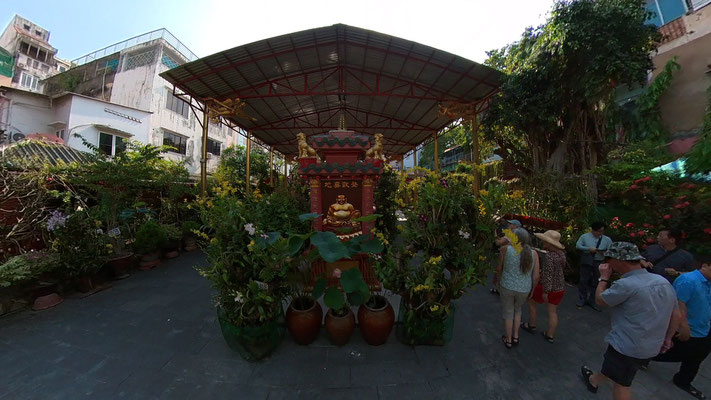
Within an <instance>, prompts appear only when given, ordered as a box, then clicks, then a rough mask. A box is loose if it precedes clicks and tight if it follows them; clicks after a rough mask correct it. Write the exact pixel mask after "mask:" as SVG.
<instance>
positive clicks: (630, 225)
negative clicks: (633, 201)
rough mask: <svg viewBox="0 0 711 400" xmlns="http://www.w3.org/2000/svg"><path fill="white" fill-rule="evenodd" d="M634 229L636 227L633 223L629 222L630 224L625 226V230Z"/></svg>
mask: <svg viewBox="0 0 711 400" xmlns="http://www.w3.org/2000/svg"><path fill="white" fill-rule="evenodd" d="M633 227H634V223H632V222H628V223H627V224H626V225H625V228H633Z"/></svg>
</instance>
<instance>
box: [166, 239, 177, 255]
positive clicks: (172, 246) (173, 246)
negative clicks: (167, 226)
mask: <svg viewBox="0 0 711 400" xmlns="http://www.w3.org/2000/svg"><path fill="white" fill-rule="evenodd" d="M179 255H180V241H179V240H176V241H171V242H168V244H167V245H166V246H165V247H163V258H176V257H178V256H179Z"/></svg>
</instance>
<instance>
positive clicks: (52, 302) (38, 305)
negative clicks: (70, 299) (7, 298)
mask: <svg viewBox="0 0 711 400" xmlns="http://www.w3.org/2000/svg"><path fill="white" fill-rule="evenodd" d="M63 301H64V299H63V298H62V296H60V295H58V294H57V293H50V294H47V295H44V296H40V297H38V298H36V299H35V301H34V303H33V304H32V310H34V311H40V310H46V309H48V308H52V307H54V306H56V305H58V304H60V303H61V302H63Z"/></svg>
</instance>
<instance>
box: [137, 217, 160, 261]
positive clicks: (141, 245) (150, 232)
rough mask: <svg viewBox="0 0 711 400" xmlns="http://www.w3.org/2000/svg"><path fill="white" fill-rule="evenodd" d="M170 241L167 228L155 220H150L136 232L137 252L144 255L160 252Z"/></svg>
mask: <svg viewBox="0 0 711 400" xmlns="http://www.w3.org/2000/svg"><path fill="white" fill-rule="evenodd" d="M167 241H168V234H167V233H166V231H165V228H164V227H163V226H161V225H160V224H158V223H157V222H155V221H153V220H148V221H146V222H144V223H143V225H141V226H140V227H139V228H138V232H136V244H135V245H134V247H135V248H136V251H138V252H139V253H142V254H146V253H151V252H153V251H156V250H159V249H160V248H161V247H163V246H164V245H165V244H166V242H167Z"/></svg>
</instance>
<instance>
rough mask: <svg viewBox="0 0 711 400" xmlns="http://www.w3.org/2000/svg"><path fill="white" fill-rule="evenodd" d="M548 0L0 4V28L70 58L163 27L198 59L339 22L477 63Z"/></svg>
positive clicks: (13, 0) (9, 0) (534, 19)
mask: <svg viewBox="0 0 711 400" xmlns="http://www.w3.org/2000/svg"><path fill="white" fill-rule="evenodd" d="M553 2H554V0H509V1H506V2H499V1H491V0H488V1H487V0H439V1H437V0H434V1H432V0H429V1H421V0H379V1H375V0H360V1H334V0H332V1H317V0H297V1H294V0H291V1H273V0H249V1H244V0H233V1H228V0H198V1H195V0H121V1H111V2H108V1H102V0H91V1H86V0H34V1H19V0H2V3H4V4H3V6H2V7H0V23H2V24H3V26H6V25H7V24H8V23H9V22H10V20H11V19H12V17H13V16H14V15H15V14H19V15H21V16H23V17H25V18H27V19H29V20H30V21H32V22H34V23H35V24H38V25H39V26H41V27H43V28H45V29H47V30H49V31H50V32H51V36H50V40H49V42H50V44H51V45H52V46H54V47H55V48H57V49H58V50H59V52H58V54H57V56H58V57H60V58H63V59H68V60H72V59H75V58H79V57H81V56H83V55H85V54H88V53H91V52H93V51H95V50H99V49H101V48H103V47H106V46H109V45H112V44H114V43H116V42H120V41H123V40H125V39H128V38H130V37H133V36H137V35H140V34H142V33H146V32H149V31H152V30H154V29H159V28H166V29H168V30H169V31H170V32H171V33H172V34H173V35H175V36H176V37H177V38H178V39H179V40H180V41H181V42H183V44H185V45H186V46H187V47H188V48H189V49H190V50H192V51H193V53H195V54H197V55H198V56H200V57H204V56H207V55H210V54H213V53H216V52H219V51H222V50H226V49H229V48H232V47H236V46H240V45H243V44H247V43H251V42H254V41H257V40H261V39H266V38H270V37H273V36H278V35H282V34H286V33H291V32H297V31H301V30H305V29H310V28H316V27H322V26H329V25H333V24H337V23H343V24H347V25H352V26H357V27H360V28H365V29H370V30H374V31H377V32H381V33H385V34H389V35H392V36H397V37H400V38H403V39H408V40H412V41H415V42H419V43H422V44H425V45H428V46H432V47H435V48H438V49H440V50H445V51H448V52H450V53H454V54H456V55H459V56H462V57H464V58H468V59H470V60H473V61H477V62H483V61H484V60H485V59H486V51H488V50H491V49H496V48H501V47H503V46H505V45H506V44H508V43H511V42H514V41H516V40H517V39H518V38H519V37H520V35H521V33H522V32H523V31H524V29H525V28H526V27H528V26H537V25H539V24H541V23H543V22H544V21H545V18H546V15H547V13H548V11H549V10H550V8H551V7H552V5H553Z"/></svg>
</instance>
